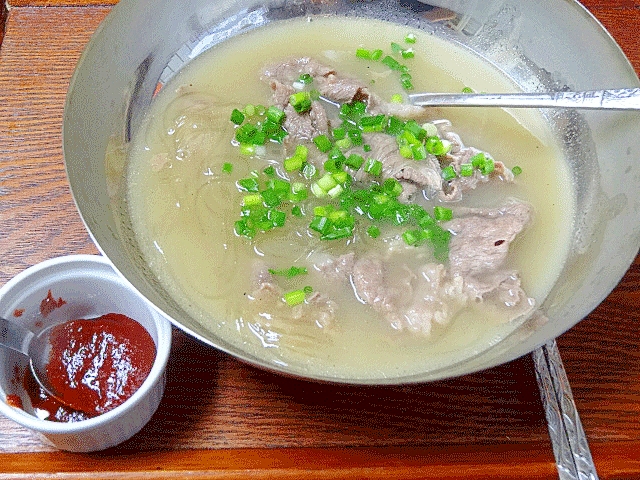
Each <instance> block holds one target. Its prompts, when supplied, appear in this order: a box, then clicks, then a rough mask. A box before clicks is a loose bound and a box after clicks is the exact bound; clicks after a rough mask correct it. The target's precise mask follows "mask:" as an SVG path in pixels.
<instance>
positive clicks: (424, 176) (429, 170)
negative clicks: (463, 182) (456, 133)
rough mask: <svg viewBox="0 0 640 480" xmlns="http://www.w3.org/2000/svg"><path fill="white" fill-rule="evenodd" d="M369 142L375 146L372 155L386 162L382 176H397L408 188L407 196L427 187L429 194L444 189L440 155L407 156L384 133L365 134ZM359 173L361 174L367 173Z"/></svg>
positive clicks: (426, 190) (393, 140)
mask: <svg viewBox="0 0 640 480" xmlns="http://www.w3.org/2000/svg"><path fill="white" fill-rule="evenodd" d="M365 141H366V143H368V144H369V145H370V146H371V151H370V152H369V153H368V156H369V157H371V158H373V159H376V160H379V161H380V162H382V176H383V177H384V178H395V179H396V180H398V181H399V182H400V183H401V184H402V186H403V189H404V190H405V192H404V193H405V195H404V197H402V198H401V200H403V199H406V197H408V196H410V194H411V193H413V192H415V191H416V190H418V189H420V190H425V192H426V193H427V195H428V196H432V195H435V194H436V193H438V192H441V191H442V170H441V168H440V164H439V163H438V160H437V159H436V157H434V156H432V155H430V156H429V157H427V158H426V159H425V160H421V161H418V162H417V161H415V160H413V159H408V158H404V157H403V156H402V155H400V152H399V151H398V145H397V142H396V139H395V138H394V137H392V136H390V135H387V134H384V133H372V134H367V135H365ZM364 175H365V174H364V172H359V176H356V178H359V177H362V176H364Z"/></svg>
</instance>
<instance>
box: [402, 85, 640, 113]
mask: <svg viewBox="0 0 640 480" xmlns="http://www.w3.org/2000/svg"><path fill="white" fill-rule="evenodd" d="M409 103H411V104H413V105H419V106H425V107H426V106H430V107H435V106H441V107H505V108H583V109H592V110H640V88H621V89H617V90H590V91H586V92H550V93H413V94H410V95H409Z"/></svg>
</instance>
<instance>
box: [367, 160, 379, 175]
mask: <svg viewBox="0 0 640 480" xmlns="http://www.w3.org/2000/svg"><path fill="white" fill-rule="evenodd" d="M364 171H365V172H367V173H370V174H371V175H375V176H379V175H382V162H381V161H380V160H375V159H373V158H368V159H367V161H366V162H365V163H364Z"/></svg>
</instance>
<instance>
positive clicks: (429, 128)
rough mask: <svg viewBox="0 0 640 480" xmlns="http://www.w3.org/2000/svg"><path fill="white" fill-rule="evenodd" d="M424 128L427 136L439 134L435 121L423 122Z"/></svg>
mask: <svg viewBox="0 0 640 480" xmlns="http://www.w3.org/2000/svg"><path fill="white" fill-rule="evenodd" d="M422 128H423V130H424V131H425V132H426V133H427V137H437V136H438V127H436V126H435V125H434V124H433V123H431V122H427V123H423V124H422Z"/></svg>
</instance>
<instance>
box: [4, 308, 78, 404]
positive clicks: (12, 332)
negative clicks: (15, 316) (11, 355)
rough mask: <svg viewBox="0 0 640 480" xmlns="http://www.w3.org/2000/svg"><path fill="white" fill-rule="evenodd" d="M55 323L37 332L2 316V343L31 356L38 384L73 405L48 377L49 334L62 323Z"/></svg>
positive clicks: (60, 399) (55, 396)
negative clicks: (58, 391) (59, 392)
mask: <svg viewBox="0 0 640 480" xmlns="http://www.w3.org/2000/svg"><path fill="white" fill-rule="evenodd" d="M62 323H64V322H61V323H55V324H52V325H49V326H47V328H45V329H43V330H42V331H40V332H38V333H37V334H35V333H34V332H32V331H31V330H29V329H27V328H25V327H23V326H21V325H18V324H17V323H15V322H11V321H9V320H7V319H6V318H3V317H0V345H2V346H3V347H7V348H10V349H12V350H15V351H17V352H20V353H22V354H23V355H26V356H27V357H29V368H30V369H31V373H32V374H33V378H35V380H36V382H38V385H40V387H42V388H43V389H44V391H45V392H46V393H47V394H48V395H49V396H51V397H54V398H55V399H56V400H58V401H60V402H62V403H63V404H65V405H67V406H69V407H73V405H70V404H69V403H68V402H66V401H65V400H64V398H63V397H62V396H61V395H59V394H58V393H57V392H56V390H55V388H53V387H52V386H51V384H50V382H49V381H48V378H47V368H46V367H47V363H48V362H49V352H50V351H51V343H50V341H49V334H50V333H51V330H53V328H54V327H57V326H58V325H61V324H62Z"/></svg>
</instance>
